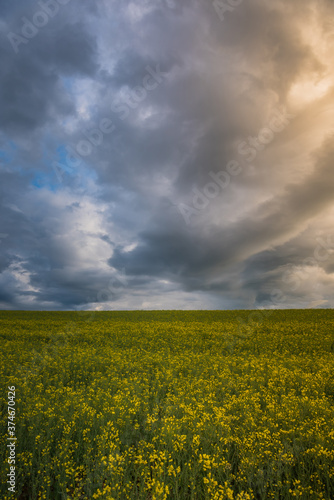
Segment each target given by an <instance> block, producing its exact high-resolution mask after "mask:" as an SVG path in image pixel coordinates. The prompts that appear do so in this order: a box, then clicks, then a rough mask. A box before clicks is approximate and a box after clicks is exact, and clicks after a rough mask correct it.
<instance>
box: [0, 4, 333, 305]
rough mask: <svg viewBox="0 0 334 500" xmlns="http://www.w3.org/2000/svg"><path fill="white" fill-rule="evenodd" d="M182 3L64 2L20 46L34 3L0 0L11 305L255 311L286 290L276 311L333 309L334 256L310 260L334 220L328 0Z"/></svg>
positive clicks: (4, 281) (6, 279)
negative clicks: (209, 190) (228, 6)
mask: <svg viewBox="0 0 334 500" xmlns="http://www.w3.org/2000/svg"><path fill="white" fill-rule="evenodd" d="M172 7H173V6H171V5H169V4H168V2H166V1H161V2H155V1H154V2H153V0H152V1H150V0H141V1H139V2H136V3H133V2H130V1H115V2H109V1H107V0H102V1H101V2H98V3H97V4H94V6H93V5H91V6H89V5H84V4H83V3H82V2H79V1H78V0H70V1H69V2H67V4H62V5H60V4H59V10H58V11H57V14H56V15H54V17H52V18H51V17H50V19H49V20H48V22H47V24H46V25H45V26H43V27H41V28H39V29H38V32H36V35H34V36H33V37H31V38H30V39H29V40H28V42H27V43H22V44H21V45H20V46H19V50H18V52H17V53H16V52H15V50H14V49H13V45H12V43H11V41H10V39H9V38H8V33H10V32H12V33H16V34H22V23H23V21H22V18H26V19H28V20H29V21H30V22H33V20H34V19H36V11H38V9H39V8H40V7H39V6H38V5H36V3H34V2H30V1H29V2H19V1H17V2H15V6H14V5H12V4H9V3H8V2H7V3H6V4H5V5H4V8H3V10H2V20H1V23H0V32H1V37H0V53H1V56H2V62H3V64H2V66H1V68H0V81H1V90H0V106H1V110H2V113H1V117H0V176H1V185H0V200H1V211H2V218H1V220H2V222H1V225H0V233H1V234H6V235H8V236H6V238H1V239H0V290H1V294H0V306H1V307H2V308H10V309H15V308H17V309H77V310H80V309H86V308H93V309H96V308H97V309H108V308H120V309H126V308H128V309H131V308H137V309H141V308H148V309H156V308H186V309H189V308H194V309H196V308H209V309H210V308H213V309H217V308H243V307H245V308H247V307H261V305H263V304H267V303H268V300H269V298H270V296H271V292H272V290H274V289H275V288H277V287H279V288H280V289H281V291H282V294H283V295H284V297H286V300H285V302H284V300H283V299H282V300H280V301H279V300H277V301H276V302H275V303H274V304H272V306H277V307H278V306H280V307H286V304H289V305H291V306H294V305H295V306H296V307H318V306H323V307H330V306H331V305H332V299H331V296H332V295H331V294H332V291H333V290H332V288H333V268H334V267H333V257H332V254H329V255H328V259H327V260H325V261H320V260H319V261H318V262H316V263H315V264H314V265H313V266H307V265H306V264H305V262H304V261H305V259H307V258H309V257H312V256H313V255H314V251H315V248H316V247H317V245H318V243H317V238H319V234H321V235H322V236H321V237H323V238H325V239H326V237H327V236H329V235H330V233H331V226H332V217H333V215H334V214H333V202H332V199H333V197H332V193H333V187H334V186H333V181H332V175H331V174H332V172H331V171H332V163H333V157H334V150H333V146H332V143H333V127H332V123H333V115H334V100H333V97H334V77H333V74H334V73H333V69H334V68H333V59H332V51H333V43H334V36H332V35H333V33H334V31H333V27H332V26H331V24H330V23H329V22H328V19H330V18H331V17H330V16H333V13H334V12H333V5H332V3H331V2H329V1H326V0H322V1H320V2H316V1H315V0H307V1H303V2H301V0H297V1H296V2H293V3H291V2H288V1H287V0H274V1H273V2H271V3H270V5H269V4H268V2H265V1H264V0H254V1H252V2H242V3H241V4H240V5H239V6H238V7H236V8H235V9H234V10H233V11H231V12H228V13H226V15H225V16H224V20H223V21H221V19H220V18H219V16H218V15H217V12H216V11H215V9H214V6H213V3H212V2H207V3H203V2H200V1H199V0H187V1H184V2H182V4H180V3H178V4H177V5H175V6H174V7H175V8H174V7H173V8H172ZM34 16H35V17H34ZM154 75H155V76H154ZM284 109H286V113H288V114H289V115H291V116H293V117H292V118H291V119H289V120H288V121H287V122H286V123H285V125H284V127H283V128H281V129H280V130H277V131H276V130H275V132H274V133H272V137H271V138H270V140H268V141H266V140H265V137H268V127H269V129H270V123H272V119H273V116H274V115H275V113H277V110H281V112H282V110H284ZM265 130H267V132H263V131H265ZM261 134H262V135H261ZM266 134H267V136H266ZM259 137H263V138H264V141H263V142H261V141H260V142H256V141H258V138H259ZM254 141H255V142H254ZM240 144H244V145H246V147H248V153H247V154H244V153H243V151H244V152H245V147H244V148H243V149H240ZM251 150H252V151H253V153H252V154H251V155H250V151H251ZM250 156H252V160H250V159H249V158H250ZM232 160H234V161H236V162H238V165H239V166H240V167H241V172H240V173H239V174H238V175H235V176H232V175H231V176H230V179H229V182H228V185H227V186H226V187H225V188H222V187H221V186H220V187H219V193H218V191H217V193H218V194H217V195H215V196H214V197H211V198H210V199H209V200H208V203H206V206H205V207H204V208H203V209H201V210H197V215H196V216H194V218H195V219H196V220H195V224H194V225H188V224H187V223H186V221H185V219H184V217H182V214H181V213H180V210H179V208H178V207H179V206H180V204H183V205H187V206H188V207H193V203H194V196H203V193H204V192H205V187H206V186H207V185H208V183H209V182H211V183H212V175H211V173H212V172H214V173H216V174H217V173H219V172H222V171H225V172H226V171H227V165H228V164H229V162H231V161H232ZM55 165H56V166H55ZM195 193H197V194H196V195H195ZM198 193H201V194H200V195H199V194H198ZM303 262H304V263H303ZM311 268H312V269H311ZM287 269H293V273H299V276H303V277H304V278H303V279H304V282H305V284H306V285H305V286H300V287H299V288H298V287H297V288H296V289H295V290H292V289H291V286H290V288H289V283H287V282H284V280H283V279H282V277H283V276H284V275H285V274H284V273H285V272H286V270H287ZM299 279H301V278H299ZM312 280H313V282H316V284H317V285H318V288H314V289H313V288H312V287H311V286H310V283H311V282H312Z"/></svg>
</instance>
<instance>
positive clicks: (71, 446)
mask: <svg viewBox="0 0 334 500" xmlns="http://www.w3.org/2000/svg"><path fill="white" fill-rule="evenodd" d="M249 314H250V312H249V311H226V312H224V311H151V312H150V311H148V312H144V311H143V312H99V313H94V314H91V313H87V315H86V314H83V313H82V314H79V313H76V312H14V311H13V312H8V311H2V312H1V313H0V341H1V354H0V356H1V360H0V361H1V362H0V378H1V435H0V440H1V441H0V445H1V477H2V479H3V480H2V483H1V490H0V498H1V499H3V500H6V499H13V498H15V499H19V500H25V499H26V500H28V499H34V500H35V499H52V500H58V499H59V500H63V499H68V500H70V499H71V500H74V499H77V500H78V499H89V500H91V499H93V500H98V499H105V500H112V499H113V500H116V499H117V500H125V499H136V500H141V499H142V500H167V499H173V500H174V499H175V500H176V499H178V500H187V499H189V500H190V499H192V500H200V499H212V500H225V499H226V500H227V499H231V500H232V499H233V500H252V499H282V500H288V499H295V498H301V499H334V424H333V423H334V419H333V417H334V400H333V396H334V378H333V373H334V370H333V368H334V359H333V357H334V353H333V351H334V311H333V310H293V311H292V310H290V311H288V310H286V311H282V310H281V311H274V312H272V313H271V314H270V315H268V316H262V319H261V315H260V316H259V318H260V320H259V321H258V322H257V321H256V320H255V319H254V320H252V321H248V318H249ZM254 317H255V316H254ZM240 318H243V323H242V322H241V320H240ZM8 387H15V397H16V400H15V401H16V403H15V437H16V438H17V441H16V458H15V460H16V462H15V467H16V491H15V493H11V492H10V491H9V490H8V484H7V483H6V481H7V474H9V463H8V456H9V455H8V453H9V452H8V449H9V448H8V447H7V443H8V440H7V438H8Z"/></svg>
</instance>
